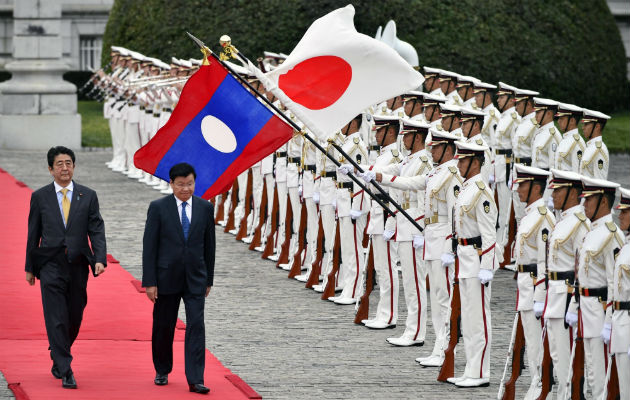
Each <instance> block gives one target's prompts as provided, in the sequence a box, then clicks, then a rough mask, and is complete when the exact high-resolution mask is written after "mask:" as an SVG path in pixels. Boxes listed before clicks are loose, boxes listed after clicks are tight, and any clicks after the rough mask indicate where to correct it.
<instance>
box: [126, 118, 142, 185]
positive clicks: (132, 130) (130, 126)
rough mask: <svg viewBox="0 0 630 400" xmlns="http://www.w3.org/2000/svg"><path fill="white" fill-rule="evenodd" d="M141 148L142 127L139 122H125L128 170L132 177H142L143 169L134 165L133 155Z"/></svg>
mask: <svg viewBox="0 0 630 400" xmlns="http://www.w3.org/2000/svg"><path fill="white" fill-rule="evenodd" d="M139 148H140V128H139V124H138V123H137V122H132V123H129V122H125V152H126V153H127V165H126V167H127V171H129V174H128V175H130V176H131V177H140V176H141V175H142V174H141V173H140V172H141V171H140V170H139V169H138V168H136V167H135V166H134V165H133V155H134V154H135V153H136V151H138V149H139Z"/></svg>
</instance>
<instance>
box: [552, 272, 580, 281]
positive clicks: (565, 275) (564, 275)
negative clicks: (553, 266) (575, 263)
mask: <svg viewBox="0 0 630 400" xmlns="http://www.w3.org/2000/svg"><path fill="white" fill-rule="evenodd" d="M547 279H549V280H551V281H566V280H568V281H569V282H573V281H574V280H575V272H573V271H563V272H558V271H549V273H548V274H547Z"/></svg>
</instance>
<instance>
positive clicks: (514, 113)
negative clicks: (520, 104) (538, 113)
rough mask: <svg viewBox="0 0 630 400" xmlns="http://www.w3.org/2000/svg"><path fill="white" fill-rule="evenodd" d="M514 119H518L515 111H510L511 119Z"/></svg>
mask: <svg viewBox="0 0 630 400" xmlns="http://www.w3.org/2000/svg"><path fill="white" fill-rule="evenodd" d="M516 117H518V114H517V113H516V111H512V119H516Z"/></svg>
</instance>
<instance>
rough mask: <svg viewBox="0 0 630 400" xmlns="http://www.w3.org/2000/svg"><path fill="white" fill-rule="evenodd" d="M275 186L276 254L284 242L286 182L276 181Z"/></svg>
mask: <svg viewBox="0 0 630 400" xmlns="http://www.w3.org/2000/svg"><path fill="white" fill-rule="evenodd" d="M276 187H277V188H278V215H279V218H278V231H277V232H276V243H275V246H274V247H275V248H276V254H278V255H279V254H280V251H281V250H282V245H283V244H284V240H285V237H284V230H285V224H286V219H287V196H288V191H287V182H286V181H284V182H276Z"/></svg>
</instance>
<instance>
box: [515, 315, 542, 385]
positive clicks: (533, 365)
mask: <svg viewBox="0 0 630 400" xmlns="http://www.w3.org/2000/svg"><path fill="white" fill-rule="evenodd" d="M520 313H521V322H522V324H523V333H524V334H525V350H527V362H528V366H529V375H530V376H531V378H532V380H531V383H532V384H534V383H536V384H538V382H540V368H541V365H542V357H543V350H544V349H543V346H542V327H541V325H540V320H538V319H536V315H535V314H534V311H533V310H527V311H520Z"/></svg>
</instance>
